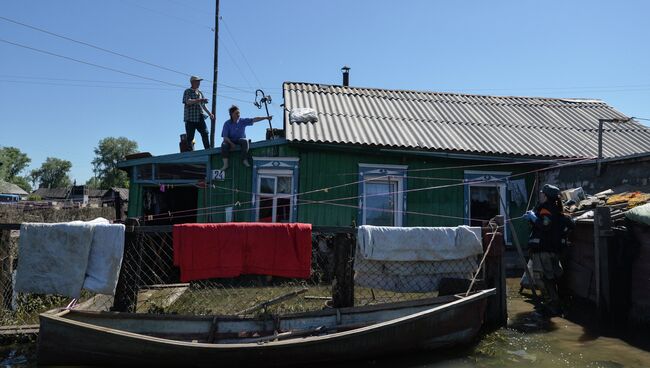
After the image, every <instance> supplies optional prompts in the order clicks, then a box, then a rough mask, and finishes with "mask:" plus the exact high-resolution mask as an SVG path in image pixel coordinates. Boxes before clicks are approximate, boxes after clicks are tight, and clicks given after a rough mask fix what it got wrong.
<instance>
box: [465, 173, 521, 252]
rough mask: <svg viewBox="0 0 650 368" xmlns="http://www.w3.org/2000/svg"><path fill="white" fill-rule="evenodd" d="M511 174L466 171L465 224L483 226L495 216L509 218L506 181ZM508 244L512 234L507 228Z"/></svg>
mask: <svg viewBox="0 0 650 368" xmlns="http://www.w3.org/2000/svg"><path fill="white" fill-rule="evenodd" d="M509 175H510V173H509V172H501V171H470V170H467V171H465V181H466V182H467V183H468V184H467V185H465V219H466V220H465V224H466V225H470V226H481V224H482V222H483V221H487V220H490V219H491V218H493V217H494V216H497V215H502V216H507V213H508V211H507V210H508V209H507V207H506V203H508V199H507V198H506V195H507V191H506V179H507V177H508V176H509ZM505 233H506V242H509V240H510V234H509V231H508V229H507V227H506V229H505Z"/></svg>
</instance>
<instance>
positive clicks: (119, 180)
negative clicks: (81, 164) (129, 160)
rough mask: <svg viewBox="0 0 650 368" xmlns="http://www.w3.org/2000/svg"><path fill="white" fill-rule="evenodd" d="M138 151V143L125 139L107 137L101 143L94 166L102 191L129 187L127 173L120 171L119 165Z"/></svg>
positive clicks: (96, 149) (98, 146)
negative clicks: (127, 156)
mask: <svg viewBox="0 0 650 368" xmlns="http://www.w3.org/2000/svg"><path fill="white" fill-rule="evenodd" d="M137 151H138V143H137V142H135V141H132V140H129V139H127V138H125V137H119V138H115V137H107V138H104V139H102V140H100V141H99V144H98V145H97V147H95V158H94V159H93V161H92V164H93V167H94V170H95V172H96V173H97V178H98V179H99V182H100V187H101V188H102V189H109V188H111V187H123V188H124V187H128V186H129V178H128V176H127V175H126V172H124V171H122V170H120V169H118V168H117V163H118V162H120V161H122V160H124V158H125V157H126V155H130V154H132V153H136V152H137Z"/></svg>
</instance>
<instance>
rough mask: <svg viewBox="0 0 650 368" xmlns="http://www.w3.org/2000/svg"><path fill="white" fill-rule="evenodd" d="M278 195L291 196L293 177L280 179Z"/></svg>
mask: <svg viewBox="0 0 650 368" xmlns="http://www.w3.org/2000/svg"><path fill="white" fill-rule="evenodd" d="M278 194H291V177H290V176H279V177H278Z"/></svg>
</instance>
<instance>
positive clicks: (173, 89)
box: [0, 79, 178, 91]
mask: <svg viewBox="0 0 650 368" xmlns="http://www.w3.org/2000/svg"><path fill="white" fill-rule="evenodd" d="M0 82H3V83H20V84H36V85H46V86H61V87H90V88H106V89H135V90H138V89H139V90H156V91H178V88H156V87H128V86H100V85H93V84H71V83H54V82H34V81H19V80H8V79H0Z"/></svg>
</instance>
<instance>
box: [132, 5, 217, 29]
mask: <svg viewBox="0 0 650 368" xmlns="http://www.w3.org/2000/svg"><path fill="white" fill-rule="evenodd" d="M121 2H122V3H123V4H129V5H131V6H135V7H138V8H140V9H144V10H147V11H150V12H152V13H156V14H159V15H162V16H165V17H169V18H172V19H176V20H179V21H181V22H184V23H188V24H191V25H194V26H198V27H201V28H207V29H209V30H211V31H212V32H214V27H211V26H208V25H205V24H201V23H199V22H196V21H193V20H189V19H187V18H183V17H179V16H176V15H171V14H167V13H165V12H161V11H160V10H156V9H151V8H148V7H146V6H142V5H140V4H135V3H133V2H132V1H128V2H127V1H123V0H122V1H121Z"/></svg>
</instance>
